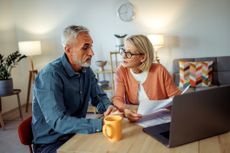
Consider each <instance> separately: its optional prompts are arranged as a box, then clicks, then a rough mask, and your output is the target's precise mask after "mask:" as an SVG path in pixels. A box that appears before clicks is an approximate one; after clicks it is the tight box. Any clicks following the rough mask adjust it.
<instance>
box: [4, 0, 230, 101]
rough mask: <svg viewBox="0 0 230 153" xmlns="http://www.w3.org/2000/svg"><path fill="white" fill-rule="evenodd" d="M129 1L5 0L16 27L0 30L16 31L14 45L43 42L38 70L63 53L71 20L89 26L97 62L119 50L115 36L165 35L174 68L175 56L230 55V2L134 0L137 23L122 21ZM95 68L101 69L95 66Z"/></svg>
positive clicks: (166, 60)
mask: <svg viewBox="0 0 230 153" xmlns="http://www.w3.org/2000/svg"><path fill="white" fill-rule="evenodd" d="M126 1H127V0H84V1H83V0H67V1H64V0H49V1H46V0H39V1H38V0H37V1H31V0H20V1H18V0H11V1H10V2H11V3H12V4H10V2H7V0H4V1H2V0H1V3H2V2H5V3H7V5H8V9H4V10H5V13H6V15H4V17H5V19H7V20H9V21H10V23H11V24H10V26H9V27H12V28H10V29H5V30H4V29H3V30H2V28H1V31H4V32H7V33H10V34H11V35H12V37H11V38H12V39H11V38H10V39H7V43H8V44H11V45H12V46H14V47H16V46H17V41H21V40H41V42H42V55H40V56H35V57H33V59H34V63H35V66H36V68H38V69H41V68H42V67H43V66H44V65H45V64H47V63H48V62H49V61H51V60H53V59H55V58H57V57H58V56H60V55H61V54H62V53H63V50H62V46H61V45H60V34H61V31H62V29H63V28H64V27H65V26H67V25H69V24H81V25H84V26H86V27H88V28H89V29H90V31H91V35H92V37H93V39H94V51H95V56H94V59H93V62H92V63H95V61H96V60H101V59H106V60H108V57H109V56H108V55H109V52H110V51H113V50H115V49H116V48H115V37H114V34H128V35H132V34H139V33H141V34H150V33H164V34H165V36H166V47H165V48H162V49H160V51H159V57H160V58H161V63H162V64H163V65H165V66H166V68H167V69H168V70H169V71H171V70H172V60H173V59H174V58H179V57H202V56H224V55H229V53H230V52H229V48H230V39H229V38H228V37H229V35H230V30H229V27H230V1H228V0H219V1H216V0H173V1H172V0H161V1H159V0H130V1H131V2H132V3H133V4H134V6H135V8H136V18H135V20H134V21H132V22H122V21H121V20H119V18H118V17H117V14H116V10H117V8H118V6H119V5H120V4H121V3H123V2H126ZM0 7H3V6H2V5H0ZM11 10H12V12H11ZM1 11H2V10H1ZM11 13H12V14H13V17H12V14H11ZM1 21H2V19H1ZM12 25H15V28H14V26H12ZM6 27H8V26H6ZM2 39H5V37H3V36H2V35H0V40H1V42H0V43H1V44H2V42H3V41H4V40H2ZM15 40H17V41H15ZM9 50H12V49H9ZM21 64H22V65H23V69H19V68H17V71H20V72H18V73H21V74H24V76H23V80H24V81H25V80H27V79H28V76H27V74H28V70H29V69H30V67H29V65H28V64H27V63H26V62H22V63H21ZM92 67H93V69H96V66H95V65H94V64H93V65H92ZM15 71H16V70H15ZM14 79H15V80H22V78H21V76H14ZM26 86H27V82H26V81H25V84H20V86H19V88H21V89H23V93H22V102H25V93H26ZM24 89H25V90H24Z"/></svg>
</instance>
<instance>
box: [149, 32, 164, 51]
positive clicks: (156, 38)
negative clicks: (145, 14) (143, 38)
mask: <svg viewBox="0 0 230 153" xmlns="http://www.w3.org/2000/svg"><path fill="white" fill-rule="evenodd" d="M147 37H148V38H149V40H150V41H151V43H152V45H153V47H154V48H156V47H157V48H160V47H163V46H164V36H163V35H162V34H151V35H148V36H147Z"/></svg>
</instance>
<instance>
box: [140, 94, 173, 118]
mask: <svg viewBox="0 0 230 153" xmlns="http://www.w3.org/2000/svg"><path fill="white" fill-rule="evenodd" d="M172 100H173V97H171V98H168V99H164V100H144V101H141V102H140V104H139V106H138V110H137V113H138V114H141V115H142V116H143V117H144V116H146V115H151V114H153V113H155V112H156V111H158V110H160V109H163V108H166V107H168V106H171V105H172Z"/></svg>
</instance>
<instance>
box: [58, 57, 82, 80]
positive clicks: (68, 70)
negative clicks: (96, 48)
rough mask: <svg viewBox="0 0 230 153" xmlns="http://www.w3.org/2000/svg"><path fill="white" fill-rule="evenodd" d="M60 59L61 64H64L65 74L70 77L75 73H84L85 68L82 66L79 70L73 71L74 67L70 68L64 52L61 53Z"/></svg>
mask: <svg viewBox="0 0 230 153" xmlns="http://www.w3.org/2000/svg"><path fill="white" fill-rule="evenodd" d="M61 61H62V65H63V66H64V68H65V70H66V72H67V74H68V75H69V76H70V77H73V76H75V75H79V74H80V73H82V72H83V73H85V72H86V68H84V67H83V68H82V69H81V71H80V72H75V71H74V69H73V68H72V66H71V65H70V63H69V61H68V58H67V56H66V54H63V56H62V57H61Z"/></svg>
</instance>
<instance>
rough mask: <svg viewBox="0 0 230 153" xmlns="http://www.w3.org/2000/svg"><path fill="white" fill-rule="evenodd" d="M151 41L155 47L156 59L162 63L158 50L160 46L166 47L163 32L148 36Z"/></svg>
mask: <svg viewBox="0 0 230 153" xmlns="http://www.w3.org/2000/svg"><path fill="white" fill-rule="evenodd" d="M147 37H148V38H149V40H150V41H151V43H152V45H153V48H154V54H155V55H154V61H157V63H160V58H159V57H158V56H157V52H158V50H159V49H160V48H162V47H164V35H163V34H151V35H148V36H147Z"/></svg>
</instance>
